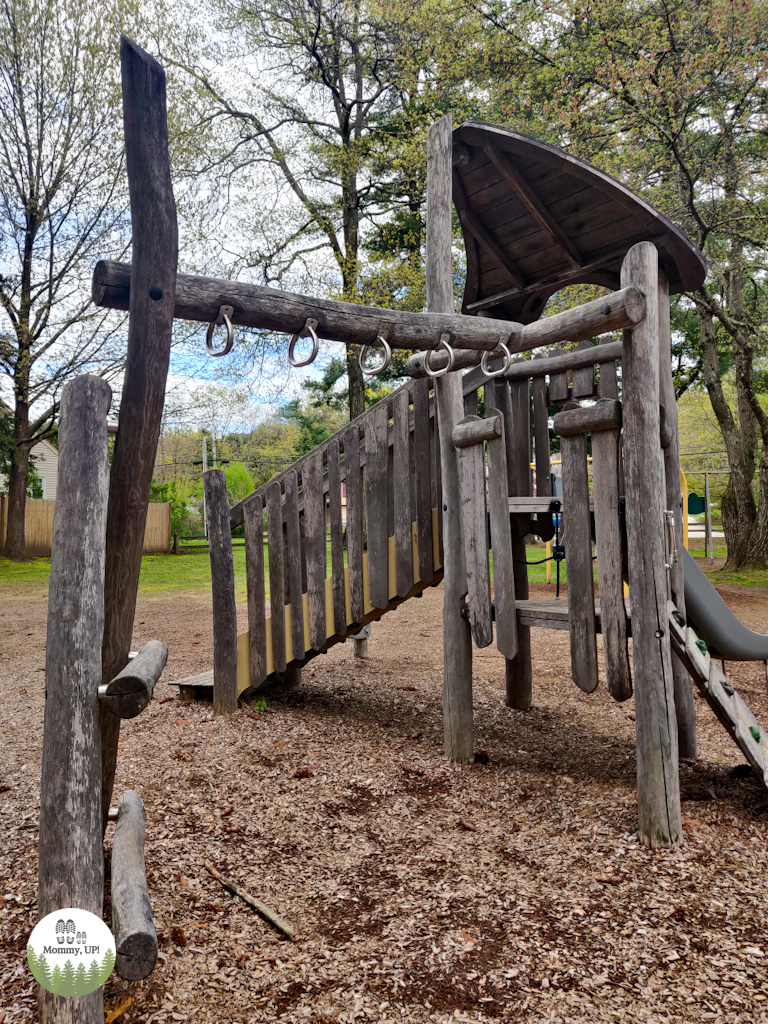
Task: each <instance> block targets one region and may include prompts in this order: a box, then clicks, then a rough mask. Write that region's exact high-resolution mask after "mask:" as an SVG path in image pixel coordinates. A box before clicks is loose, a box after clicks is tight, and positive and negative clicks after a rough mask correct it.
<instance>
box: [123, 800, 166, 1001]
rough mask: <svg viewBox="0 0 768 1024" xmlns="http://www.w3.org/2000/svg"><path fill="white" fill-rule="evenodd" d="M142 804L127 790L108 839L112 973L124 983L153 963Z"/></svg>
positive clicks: (154, 953) (139, 976) (146, 971)
mask: <svg viewBox="0 0 768 1024" xmlns="http://www.w3.org/2000/svg"><path fill="white" fill-rule="evenodd" d="M144 832H145V828H144V803H143V801H142V799H141V797H140V796H139V794H138V793H135V792H134V791H133V790H129V792H127V793H123V795H122V796H121V797H120V799H119V800H118V803H117V824H116V825H115V835H114V838H113V840H112V931H113V932H114V933H115V951H116V957H115V970H116V971H117V973H118V974H119V975H120V977H121V978H125V979H126V981H140V980H141V979H142V978H148V977H149V975H150V974H151V973H152V970H153V968H154V966H155V962H156V961H157V932H156V931H155V922H154V920H153V918H152V904H151V902H150V899H149V890H148V888H147V875H146V871H145V869H144Z"/></svg>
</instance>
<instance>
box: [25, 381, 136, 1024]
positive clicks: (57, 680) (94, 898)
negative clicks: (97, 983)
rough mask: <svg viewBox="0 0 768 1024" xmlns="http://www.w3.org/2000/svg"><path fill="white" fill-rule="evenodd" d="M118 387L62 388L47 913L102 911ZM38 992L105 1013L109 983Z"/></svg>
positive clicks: (41, 890) (42, 863) (44, 874)
mask: <svg viewBox="0 0 768 1024" xmlns="http://www.w3.org/2000/svg"><path fill="white" fill-rule="evenodd" d="M111 395H112V392H111V390H110V388H109V385H108V384H107V383H106V381H104V380H102V379H101V378H99V377H94V376H82V377H76V378H75V379H74V380H71V381H69V382H68V383H67V384H65V385H64V388H63V391H62V397H61V419H60V425H59V462H58V484H57V487H58V490H57V497H56V509H55V512H54V519H53V539H52V545H51V568H50V578H49V585H48V626H47V631H46V645H45V693H46V700H45V713H44V724H43V750H42V775H41V781H40V839H39V846H38V875H37V878H38V904H37V909H38V916H39V918H42V917H45V915H46V914H50V913H52V912H53V911H54V910H58V909H59V908H61V907H79V908H81V909H82V910H88V911H90V913H92V914H96V916H97V917H101V916H102V909H103V897H104V859H103V855H102V847H101V835H102V832H101V829H102V814H101V781H102V778H101V751H100V743H101V736H100V717H101V716H105V715H109V717H110V718H111V717H114V716H112V715H111V714H110V712H109V711H104V712H101V716H100V709H99V697H98V690H99V684H100V683H101V679H102V665H101V643H102V635H103V631H104V541H105V536H106V525H107V492H108V486H109V462H108V459H107V412H108V411H109V405H110V399H111ZM126 654H127V651H126ZM121 667H122V666H121ZM116 721H117V722H118V723H119V719H117V720H116ZM39 1000H40V1019H41V1021H43V1022H45V1024H54V1022H55V1024H65V1022H66V1024H81V1022H84V1024H97V1022H98V1024H102V1022H103V1020H104V1008H103V1000H102V996H101V990H99V992H98V993H93V994H92V995H91V996H83V997H77V998H76V999H75V998H69V997H62V996H55V995H53V994H52V993H50V992H46V991H45V990H42V989H41V990H40V994H39ZM99 1014H100V1015H101V1016H99Z"/></svg>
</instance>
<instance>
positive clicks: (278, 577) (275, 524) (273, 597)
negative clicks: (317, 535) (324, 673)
mask: <svg viewBox="0 0 768 1024" xmlns="http://www.w3.org/2000/svg"><path fill="white" fill-rule="evenodd" d="M265 497H266V505H267V553H268V556H269V614H270V624H271V632H272V670H273V671H274V672H285V665H286V662H285V561H284V558H283V500H282V494H281V492H280V484H279V483H278V482H277V481H275V482H274V483H273V484H270V485H269V487H267V490H266V495H265Z"/></svg>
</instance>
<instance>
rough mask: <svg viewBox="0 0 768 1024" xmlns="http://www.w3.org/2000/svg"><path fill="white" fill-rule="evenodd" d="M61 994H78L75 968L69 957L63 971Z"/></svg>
mask: <svg viewBox="0 0 768 1024" xmlns="http://www.w3.org/2000/svg"><path fill="white" fill-rule="evenodd" d="M59 994H60V995H62V996H74V995H77V993H76V992H75V968H74V965H73V963H72V961H71V960H70V959H69V957H67V959H66V960H65V961H64V968H63V970H62V972H61V986H60V988H59Z"/></svg>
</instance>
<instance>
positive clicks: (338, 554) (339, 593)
mask: <svg viewBox="0 0 768 1024" xmlns="http://www.w3.org/2000/svg"><path fill="white" fill-rule="evenodd" d="M406 401H407V398H406ZM328 506H329V510H330V521H331V588H332V592H333V628H334V629H335V630H336V632H337V633H346V631H347V610H346V602H345V599H344V594H345V590H344V531H343V527H342V521H341V468H340V465H339V442H338V441H332V442H331V444H330V445H329V446H328Z"/></svg>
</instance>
